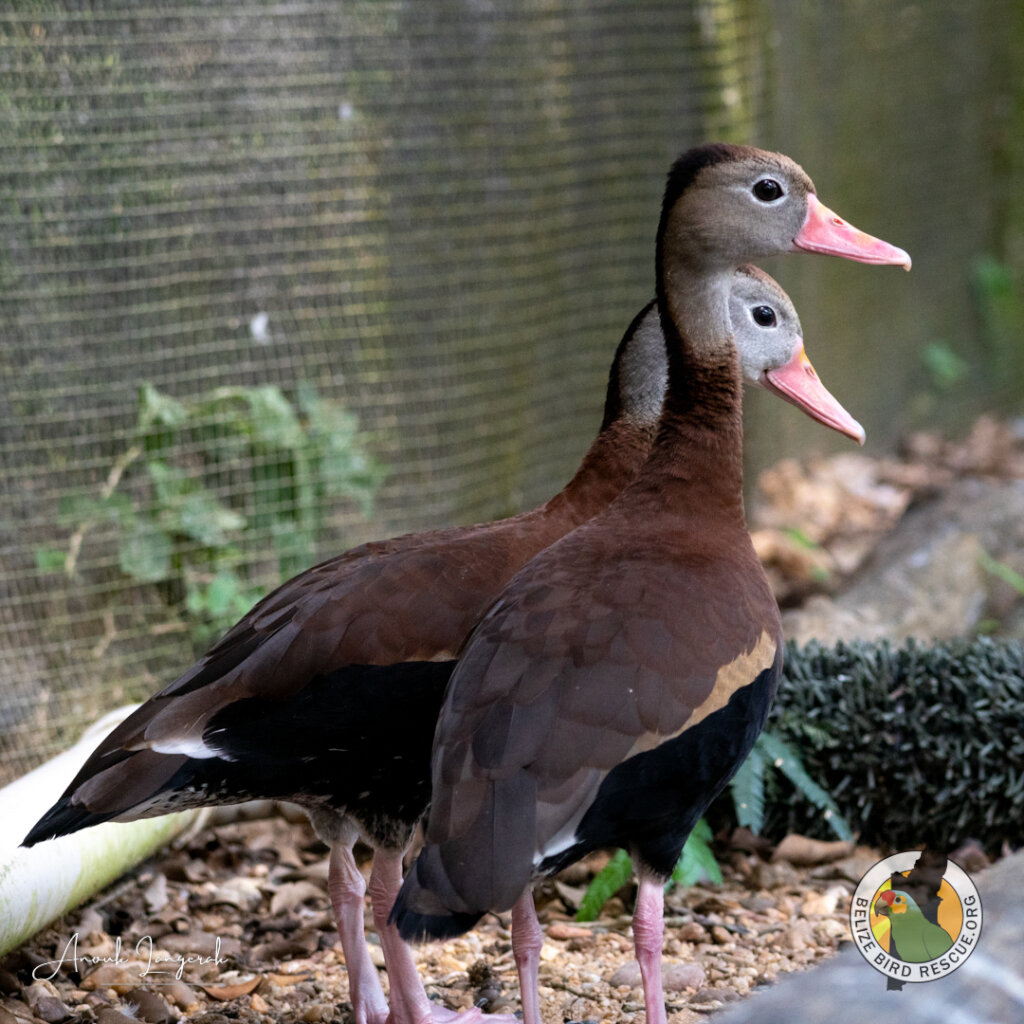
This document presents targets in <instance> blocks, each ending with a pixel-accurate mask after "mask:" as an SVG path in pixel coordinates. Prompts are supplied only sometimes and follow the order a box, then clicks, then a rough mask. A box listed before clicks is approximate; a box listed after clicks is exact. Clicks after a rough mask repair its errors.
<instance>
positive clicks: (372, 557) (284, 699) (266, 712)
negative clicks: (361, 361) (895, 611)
mask: <svg viewBox="0 0 1024 1024" xmlns="http://www.w3.org/2000/svg"><path fill="white" fill-rule="evenodd" d="M730 311H731V315H732V318H733V321H734V323H735V332H736V342H737V348H738V350H739V353H740V359H741V363H742V366H743V371H744V375H745V376H746V377H747V378H748V379H750V380H752V381H755V382H757V381H761V382H763V383H765V384H766V385H767V386H769V387H773V388H775V389H777V390H779V389H781V390H783V391H787V392H789V393H790V394H791V396H792V400H793V401H794V402H795V403H796V404H797V405H800V406H801V407H803V408H804V409H805V410H806V411H807V412H809V413H810V414H811V415H813V416H816V417H817V418H825V419H826V420H827V421H828V422H830V423H832V424H833V425H834V426H835V427H836V429H840V430H842V431H844V432H845V433H848V434H849V435H850V436H851V437H854V438H857V439H861V438H862V432H861V430H860V427H859V425H858V424H856V423H855V422H854V421H853V420H851V419H850V418H849V417H848V416H847V415H846V414H845V412H844V411H843V410H842V408H841V407H840V406H839V405H838V404H837V403H835V402H834V401H833V400H831V399H830V397H829V396H828V394H827V392H825V391H824V389H822V388H820V387H817V388H814V387H810V388H808V387H807V386H806V381H808V380H811V381H812V383H813V378H809V377H808V374H807V370H806V367H805V360H804V357H803V349H802V345H801V343H800V337H799V323H798V321H797V320H796V317H795V313H794V312H792V309H791V306H790V305H789V303H788V300H787V299H786V298H785V295H784V294H783V293H782V292H781V291H780V290H779V289H778V286H777V285H775V284H774V282H772V281H771V279H770V278H768V277H767V276H765V275H762V274H760V272H758V271H756V270H755V269H754V268H744V269H743V270H741V271H740V272H738V273H737V275H736V281H735V284H734V288H733V292H732V295H731V298H730ZM666 376H667V366H666V358H665V343H664V339H663V337H662V335H661V329H660V323H659V319H658V315H657V310H656V309H655V308H654V304H653V303H652V304H651V306H648V307H647V308H645V309H644V310H643V311H641V313H640V315H638V317H637V318H636V320H635V321H634V323H633V324H632V325H631V326H630V328H629V330H628V331H627V333H626V335H625V337H624V339H623V342H622V344H621V345H620V347H619V350H618V352H617V354H616V358H615V361H614V363H613V366H612V370H611V374H610V381H609V389H608V397H607V400H606V409H605V418H604V423H603V427H602V432H601V435H600V437H599V438H598V440H597V441H595V443H594V445H593V447H592V449H591V452H590V454H589V455H588V457H587V459H586V460H585V461H584V464H583V466H582V467H581V469H580V472H579V473H578V474H577V476H576V477H575V478H574V480H573V481H572V482H571V483H570V484H569V485H568V487H567V488H566V490H565V491H564V492H563V493H562V495H561V496H560V497H559V498H558V499H556V500H555V501H553V502H551V503H549V505H548V506H546V507H545V508H544V509H542V510H538V512H535V513H532V514H531V515H529V516H524V517H519V518H518V519H516V520H512V521H510V522H507V523H495V524H492V525H491V526H489V527H475V528H470V530H468V531H459V530H456V531H446V532H444V533H441V534H431V535H427V536H422V535H421V536H420V537H418V538H416V537H406V538H401V539H399V540H397V541H393V542H391V543H390V544H380V545H370V546H368V547H367V548H363V549H358V550H357V551H355V552H351V553H349V554H348V555H345V556H342V558H340V559H334V560H332V561H330V562H327V563H324V564H323V565H321V566H318V567H317V568H315V569H312V570H310V571H309V572H307V573H303V574H302V575H301V576H299V577H297V578H296V579H294V580H292V581H291V582H290V583H287V584H285V585H284V586H283V587H281V588H280V589H279V590H278V591H276V592H275V593H274V594H273V595H271V596H269V597H268V598H266V599H265V600H264V601H263V602H261V604H260V605H258V606H257V607H256V608H254V609H253V611H252V612H251V613H250V614H249V615H247V616H246V617H245V619H243V620H242V622H240V623H239V624H238V625H237V626H236V627H235V628H234V629H233V630H232V631H231V632H230V633H229V634H228V635H227V636H226V637H225V638H224V639H223V640H222V641H221V642H220V643H218V644H217V645H216V646H215V647H214V648H213V649H212V650H211V651H210V652H209V654H207V655H206V656H205V657H204V658H203V659H202V660H201V661H200V662H199V663H198V664H197V665H196V666H195V667H194V668H193V669H192V670H191V671H190V672H188V673H186V674H185V675H184V676H182V677H181V679H180V680H179V681H178V682H177V683H175V684H173V685H172V686H170V687H168V688H167V689H165V690H164V691H163V692H162V693H161V694H159V695H158V696H157V697H155V698H153V699H152V700H151V701H149V702H148V703H147V704H146V705H144V707H143V708H142V709H140V710H139V711H138V712H136V714H135V715H134V716H132V718H131V719H129V720H128V721H127V722H126V723H125V725H124V726H122V727H121V728H120V729H119V730H117V732H115V733H113V734H112V735H111V736H110V737H109V738H108V739H107V740H105V741H104V742H103V744H101V746H100V748H99V749H98V750H97V751H96V753H95V754H94V755H93V756H92V757H91V758H90V760H89V762H88V763H87V765H86V766H85V767H84V768H83V769H82V771H81V772H80V773H79V775H78V777H77V778H76V779H75V780H74V782H73V783H72V784H71V786H70V787H69V788H68V791H67V792H66V793H65V795H64V797H63V798H62V799H61V800H60V801H59V802H58V803H57V805H56V806H55V807H54V808H53V810H51V811H50V812H49V813H48V814H47V815H45V816H44V817H43V819H42V821H41V822H40V823H39V824H38V825H37V826H36V827H35V828H34V829H33V830H32V833H31V834H30V836H29V837H28V840H27V841H28V842H30V843H32V842H37V841H39V840H40V839H42V838H44V837H48V836H50V835H54V834H65V833H67V832H71V831H74V830H76V829H78V828H82V827H85V826H87V825H90V824H95V823H97V822H99V821H101V820H106V819H109V818H116V819H121V820H128V819H131V818H135V817H139V816H142V815H145V814H154V813H159V812H160V811H162V810H167V809H173V808H180V807H185V806H194V805H196V804H200V805H203V804H215V803H229V802H234V801H237V800H241V799H244V798H246V797H264V798H265V797H275V798H289V799H294V800H297V801H298V802H300V803H303V804H305V805H306V806H307V807H309V808H310V813H311V816H312V817H313V819H314V821H315V823H316V825H317V828H318V830H319V831H320V833H321V834H322V835H324V836H326V837H327V838H328V839H329V840H330V841H331V843H332V846H333V852H332V859H331V870H332V877H331V895H332V902H333V904H334V907H335V910H336V913H337V916H338V920H339V932H340V933H341V936H342V942H343V946H344V950H345V955H346V960H347V962H348V964H349V965H350V971H351V981H352V998H353V1003H354V1005H355V1007H356V1015H357V1017H358V1018H359V1019H360V1020H376V1019H377V1018H379V1017H382V1016H383V1015H384V1014H385V1013H386V1007H385V1004H384V999H383V994H382V993H381V992H380V990H379V987H378V985H377V983H376V972H375V971H374V970H373V968H372V966H370V965H369V964H368V961H366V959H365V949H364V946H363V940H362V929H363V883H362V878H361V876H360V875H359V873H358V871H357V870H356V868H355V865H354V863H352V861H351V852H350V847H351V844H352V843H353V842H354V839H355V836H356V835H357V834H358V833H359V832H360V831H362V833H363V834H364V835H365V836H366V838H368V839H369V840H370V842H371V843H373V844H374V845H375V846H376V847H377V848H378V854H377V858H378V859H377V861H376V862H375V878H377V879H378V880H381V881H380V886H379V890H380V891H379V893H378V895H377V899H375V901H374V906H375V910H376V911H377V924H378V927H381V928H382V930H383V934H384V938H385V951H386V954H387V959H388V964H389V970H390V972H391V975H392V1001H393V1002H394V1003H395V1008H396V1013H395V1017H396V1020H404V1019H410V1018H416V1019H422V1014H423V1012H424V1011H426V1012H428V1013H430V1014H432V1015H433V1016H434V1017H435V1018H437V1017H443V1016H445V1011H443V1010H442V1009H440V1008H437V1007H432V1006H430V1005H429V1004H427V1003H426V998H425V996H424V995H423V993H422V988H421V986H420V985H419V982H418V979H417V978H416V976H415V971H414V968H412V966H411V961H410V960H409V957H408V955H407V953H406V951H405V950H404V947H401V946H400V944H399V940H397V938H396V937H395V936H394V935H393V932H391V930H390V929H389V928H388V927H387V926H386V925H385V924H384V922H383V918H384V917H385V916H386V913H387V911H388V910H389V909H390V906H391V902H392V901H393V898H394V894H395V892H396V891H397V887H398V884H399V881H400V878H399V876H398V869H399V860H398V858H399V857H400V856H401V853H402V850H403V849H404V847H405V845H406V843H407V841H408V837H409V834H410V832H411V830H412V828H413V827H414V825H415V823H416V822H417V820H418V819H419V818H420V817H421V815H422V813H423V811H424V810H425V807H426V798H427V792H428V790H427V784H428V779H429V755H430V744H431V740H432V737H433V731H434V723H435V721H436V718H437V712H438V710H439V708H440V705H441V699H442V695H443V690H444V686H445V683H446V682H447V679H448V676H449V674H450V671H451V666H452V662H450V661H445V660H444V659H445V658H446V657H448V652H449V651H453V650H455V649H456V648H457V647H458V646H459V644H460V643H461V640H462V637H460V636H458V635H457V631H459V630H462V631H464V632H468V629H469V626H470V624H471V621H470V619H471V616H472V609H473V608H474V607H476V608H477V617H479V615H480V614H482V610H483V607H484V606H485V605H486V602H487V600H488V599H489V598H490V597H493V595H494V593H496V592H497V591H498V590H499V589H500V587H501V585H503V584H504V582H506V581H507V579H508V578H509V577H510V576H511V573H512V570H513V569H514V568H515V567H516V566H517V565H518V564H520V563H521V561H522V560H524V559H525V557H526V555H528V554H532V545H534V544H537V543H540V542H541V541H542V540H543V539H544V535H547V534H549V533H552V532H554V531H556V530H561V531H562V532H564V531H565V530H566V529H567V528H568V526H567V525H566V524H570V525H571V524H572V522H573V519H574V518H575V517H579V516H581V515H583V514H584V512H585V511H586V510H588V509H591V508H593V509H594V510H595V511H596V507H600V506H601V505H603V504H605V503H607V501H608V500H610V497H611V495H612V493H613V488H615V487H616V486H618V487H621V486H622V485H623V484H624V483H625V482H627V480H628V479H629V478H630V477H631V475H632V474H635V472H636V471H637V469H638V468H639V465H640V462H641V460H642V458H643V456H644V455H645V454H646V451H647V450H648V448H649V445H650V441H651V440H652V439H653V435H654V427H655V425H656V423H657V420H658V416H659V414H660V410H661V403H662V396H663V393H664V388H665V381H666ZM609 448H610V449H611V451H612V454H613V456H614V457H610V456H609V455H608V454H607V451H606V449H609ZM567 506H568V507H571V508H573V509H574V510H575V512H574V513H573V514H572V515H570V514H568V513H567V512H566V511H565V509H566V507H567ZM556 517H557V518H556ZM541 530H543V531H544V535H542V537H541V540H537V539H533V538H532V536H531V534H533V533H536V532H537V531H541ZM509 533H511V534H512V535H513V536H512V538H511V540H515V541H516V546H515V547H513V546H512V545H511V543H510V538H509V537H508V536H507V534H509ZM488 534H492V535H493V536H494V543H493V544H492V545H485V544H483V541H484V540H485V539H486V537H487V536H488ZM483 555H490V561H489V562H487V563H485V564H486V565H489V566H490V572H491V573H492V575H491V577H490V580H491V587H492V590H493V593H488V591H487V588H486V586H485V583H484V581H483V579H482V577H481V572H482V569H481V566H480V561H481V558H482V557H483ZM433 569H436V570H438V571H436V572H434V574H433V578H432V579H431V582H430V584H429V585H425V584H423V583H422V580H423V579H424V576H425V575H426V574H427V573H428V571H430V570H433ZM368 570H373V571H372V572H370V571H368ZM403 570H404V571H405V573H406V575H405V577H404V578H405V586H404V589H403V591H402V602H403V603H402V605H401V606H400V607H399V606H398V602H397V601H395V600H394V599H392V598H389V597H388V596H387V595H388V594H389V593H394V591H395V588H396V587H397V585H398V583H399V582H400V581H401V579H402V572H403ZM463 572H468V580H469V584H470V586H472V587H473V588H474V589H471V590H469V591H468V592H467V593H462V592H461V591H460V589H459V586H458V585H457V583H455V582H453V581H458V580H459V579H460V573H463ZM417 581H419V582H417ZM384 583H388V584H389V585H390V589H374V586H376V587H377V588H382V587H383V585H384ZM364 587H365V588H368V589H361V588H364ZM460 599H461V600H462V601H463V611H462V612H461V615H462V617H461V618H459V617H458V616H457V615H455V614H452V613H451V612H450V611H449V612H447V613H446V614H443V615H441V616H440V617H438V618H435V619H434V620H433V621H434V623H435V628H434V633H433V637H432V646H431V645H430V644H431V640H429V639H423V637H424V633H425V629H426V626H427V625H428V624H429V621H428V620H429V615H430V612H431V611H432V605H433V602H435V601H442V602H445V603H446V604H447V605H448V606H451V605H452V604H454V603H456V602H457V601H458V600H460ZM389 601H390V602H391V604H390V605H389ZM473 602H476V603H475V605H474V603H473ZM389 607H390V608H392V610H393V611H395V612H396V614H397V618H396V620H395V621H394V622H392V623H390V629H389V630H388V632H387V635H386V637H384V638H380V637H379V634H378V631H379V630H380V629H382V628H385V627H386V626H387V623H386V620H385V619H384V616H385V615H386V613H387V612H388V610H389ZM411 614H415V615H417V616H419V618H417V619H416V620H415V622H414V624H413V626H411V627H409V628H407V626H406V619H407V617H408V616H409V615H411ZM360 615H362V616H366V617H367V618H369V619H370V622H369V623H368V622H367V619H366V618H364V619H362V620H360V619H359V618H358V616H360ZM382 623H384V626H382V625H381V624H382ZM371 624H372V626H373V627H375V628H371ZM357 629H363V630H368V631H369V635H362V634H360V633H358V632H354V633H353V635H351V636H349V635H348V634H347V633H346V630H348V631H355V630H357ZM414 630H418V633H417V634H416V635H415V636H414V637H413V638H412V639H410V637H409V634H410V633H412V632H413V631H414ZM430 655H433V656H434V657H435V658H439V659H441V660H440V661H428V660H426V659H427V657H428V656H430ZM370 657H376V658H378V659H381V660H383V658H384V657H392V658H394V659H395V663H394V664H391V665H386V664H382V665H372V664H363V663H360V662H359V661H355V660H354V659H357V658H362V659H364V660H369V658H370ZM346 658H347V659H350V660H349V662H348V663H346V661H345V659H346ZM402 659H404V660H402ZM396 707H400V708H401V709H402V714H401V715H395V714H393V713H392V712H393V710H394V709H395V708H396ZM187 723H191V724H190V725H189V726H188V727H186V725H187ZM190 755H191V756H190ZM385 883H387V884H385Z"/></svg>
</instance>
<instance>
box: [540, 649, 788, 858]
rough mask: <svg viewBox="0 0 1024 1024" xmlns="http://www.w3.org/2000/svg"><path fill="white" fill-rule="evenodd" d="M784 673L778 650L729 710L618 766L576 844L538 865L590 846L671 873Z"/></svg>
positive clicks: (743, 753) (744, 751)
mask: <svg viewBox="0 0 1024 1024" xmlns="http://www.w3.org/2000/svg"><path fill="white" fill-rule="evenodd" d="M781 674H782V657H781V652H780V654H779V655H778V656H777V657H776V660H775V663H774V664H773V665H772V667H771V668H768V669H765V670H764V671H763V672H762V673H761V674H760V675H759V676H758V677H757V678H756V679H755V680H754V681H753V682H752V683H751V684H750V685H749V686H745V687H743V688H742V689H740V690H737V691H736V693H734V694H733V696H732V697H731V699H730V700H729V703H728V704H726V706H725V707H723V708H721V709H720V710H718V711H716V712H714V713H713V714H710V715H708V717H707V718H705V719H704V720H703V721H701V722H699V723H698V724H697V725H695V726H694V727H693V728H691V729H687V730H686V731H685V732H683V733H682V734H681V735H679V736H677V737H675V738H674V739H671V740H667V741H666V742H664V743H662V744H661V745H660V746H658V747H656V748H655V749H653V750H649V751H646V752H644V753H642V754H637V755H636V756H634V757H631V758H630V759H629V760H628V761H624V762H623V763H622V764H620V765H618V766H617V767H615V768H613V769H612V771H610V772H609V773H608V775H607V776H606V777H605V779H604V781H603V782H602V783H601V786H600V788H599V789H598V791H597V795H596V797H595V798H594V802H593V803H592V804H591V806H590V808H589V809H588V810H587V812H586V814H585V815H584V817H583V820H582V821H581V822H580V825H579V827H578V828H577V830H576V843H575V844H574V845H573V846H572V847H570V848H569V849H568V850H565V851H564V852H562V853H560V854H557V855H555V856H552V857H549V858H547V859H546V860H545V861H544V862H543V863H542V864H541V870H542V871H543V872H544V873H551V872H555V871H558V870H560V869H561V868H562V867H563V866H565V865H567V864H570V863H572V862H573V861H575V860H578V859H579V858H580V857H583V856H585V855H586V854H587V853H590V852H591V851H593V850H598V849H602V848H605V847H622V848H623V849H626V850H628V851H629V852H630V853H631V854H632V855H633V856H634V857H635V858H636V859H637V860H638V861H639V862H640V863H642V864H643V865H645V866H646V867H647V868H648V869H649V870H650V871H652V872H653V873H654V874H655V875H657V876H659V877H662V878H667V877H668V876H669V875H671V873H672V870H673V869H674V868H675V866H676V863H677V862H678V860H679V855H680V854H681V853H682V849H683V843H685V842H686V838H687V836H688V835H689V834H690V831H691V830H692V829H693V826H694V825H695V824H696V823H697V821H698V819H699V818H700V817H701V815H703V814H704V812H705V811H706V810H707V808H708V805H709V804H710V803H711V801H712V800H714V799H715V797H716V796H718V794H719V793H721V791H722V790H723V789H724V788H725V786H726V784H727V783H728V782H729V780H730V779H731V778H732V777H733V775H734V774H735V773H736V771H737V769H738V768H739V767H740V765H741V764H743V762H744V760H745V759H746V757H747V755H748V754H749V753H750V750H751V747H753V745H754V740H756V739H757V736H758V734H759V733H760V732H761V729H762V728H763V727H764V723H765V719H766V718H767V715H768V710H769V708H770V707H771V702H772V699H773V698H774V696H775V690H776V688H777V686H778V681H779V678H780V676H781Z"/></svg>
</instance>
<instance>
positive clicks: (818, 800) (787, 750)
mask: <svg viewBox="0 0 1024 1024" xmlns="http://www.w3.org/2000/svg"><path fill="white" fill-rule="evenodd" d="M769 767H771V768H775V769H776V770H777V771H779V772H780V773H781V774H782V775H784V776H785V777H786V778H787V779H788V780H789V781H790V782H791V783H792V785H793V786H794V788H795V789H796V790H797V792H798V793H800V795H801V796H803V797H804V798H805V799H806V800H808V801H809V802H810V803H811V804H813V806H815V807H817V808H819V810H821V812H822V818H823V820H824V821H825V822H826V823H827V824H828V826H829V828H830V829H831V830H832V831H833V832H834V833H835V834H836V835H837V836H838V837H839V838H840V839H852V838H853V831H852V830H851V828H850V826H849V823H848V822H847V821H846V819H845V818H844V817H843V816H842V815H841V814H840V813H839V808H838V807H837V806H836V803H835V801H834V800H833V799H832V798H831V797H830V796H829V795H828V793H826V792H825V790H824V789H822V788H821V786H819V785H818V784H817V783H816V782H815V781H814V779H812V778H811V777H810V775H808V774H807V771H806V770H805V769H804V766H803V765H802V764H801V762H800V758H799V757H798V756H797V754H796V752H795V751H794V750H793V749H792V747H790V746H789V744H787V743H785V742H783V741H782V740H781V739H779V737H778V736H776V735H775V734H773V733H771V732H762V733H761V735H760V736H758V737H757V740H756V741H755V743H754V749H753V750H751V752H750V756H749V757H748V758H747V759H746V761H744V762H743V764H742V765H741V766H740V769H739V771H738V772H737V773H736V774H735V776H733V779H732V782H730V783H729V786H730V791H731V793H732V800H733V807H734V808H735V811H736V820H737V822H738V823H739V824H740V825H746V826H747V827H748V828H749V829H750V830H751V831H752V832H760V831H761V829H762V828H763V827H764V808H765V795H766V794H765V786H766V779H765V774H766V771H767V769H768V768H769Z"/></svg>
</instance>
